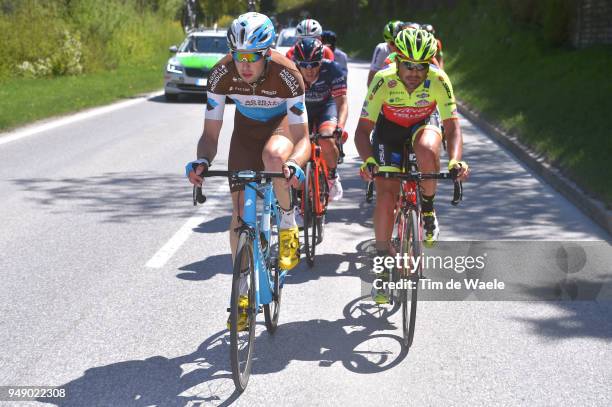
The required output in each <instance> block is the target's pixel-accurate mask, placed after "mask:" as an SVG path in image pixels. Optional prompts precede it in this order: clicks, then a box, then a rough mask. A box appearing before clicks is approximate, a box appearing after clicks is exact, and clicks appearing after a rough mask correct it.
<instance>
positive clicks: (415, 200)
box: [374, 152, 463, 348]
mask: <svg viewBox="0 0 612 407" xmlns="http://www.w3.org/2000/svg"><path fill="white" fill-rule="evenodd" d="M405 157H407V160H405V162H404V165H403V168H404V169H407V170H408V171H402V172H387V171H379V172H377V173H376V174H374V176H375V177H380V178H385V179H399V180H400V183H401V184H400V193H399V195H398V199H397V202H396V204H395V210H394V215H395V220H394V223H393V234H392V237H391V245H392V248H393V249H394V250H395V252H396V253H398V254H399V255H400V258H402V259H405V258H407V259H408V262H407V263H406V264H402V265H401V266H402V267H394V268H393V269H392V272H391V279H390V280H391V282H393V283H396V284H395V287H399V288H395V289H393V290H391V289H389V288H388V287H389V286H388V285H387V294H388V295H389V300H390V304H391V305H394V302H395V301H396V300H399V302H400V304H401V307H402V333H403V338H404V342H403V345H404V346H405V347H406V348H410V346H412V342H413V339H414V330H415V321H416V310H417V293H418V286H419V280H420V279H422V278H424V277H423V262H422V260H421V261H418V260H417V259H419V258H422V257H423V219H422V212H421V181H423V180H427V179H451V180H453V182H454V191H453V199H452V201H451V204H452V205H453V206H456V205H458V204H459V202H460V201H461V200H462V199H463V185H462V183H461V182H460V181H457V180H456V177H457V170H451V171H450V172H440V173H421V172H419V171H418V167H417V162H416V156H415V154H414V153H413V152H407V154H405ZM414 260H417V261H416V262H415V261H414ZM397 283H400V284H397Z"/></svg>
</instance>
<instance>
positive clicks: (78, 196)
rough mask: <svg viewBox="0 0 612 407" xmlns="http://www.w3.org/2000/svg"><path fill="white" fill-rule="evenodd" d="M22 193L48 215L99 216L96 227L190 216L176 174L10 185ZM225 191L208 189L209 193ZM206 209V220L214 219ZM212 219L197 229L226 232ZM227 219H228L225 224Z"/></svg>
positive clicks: (107, 175)
mask: <svg viewBox="0 0 612 407" xmlns="http://www.w3.org/2000/svg"><path fill="white" fill-rule="evenodd" d="M12 182H13V183H14V184H16V185H17V186H19V187H20V188H22V189H23V190H25V191H26V193H27V194H28V198H29V199H28V201H29V202H30V203H31V204H32V205H36V206H40V207H42V209H43V210H46V211H48V213H49V214H65V213H71V214H74V213H75V212H76V213H78V212H84V213H94V214H99V215H100V218H101V219H102V222H110V223H125V222H129V221H138V220H148V219H157V218H173V217H174V218H176V217H179V218H188V217H190V216H192V215H193V207H192V206H191V201H192V196H191V189H190V188H189V186H186V184H185V179H184V177H183V176H182V175H181V174H180V173H178V172H177V173H175V174H150V173H148V174H143V173H142V172H133V173H116V172H110V173H104V174H100V175H96V176H93V177H74V178H42V177H41V178H36V179H31V178H28V179H13V180H12ZM224 186H225V185H222V184H214V185H210V186H209V190H211V193H216V192H215V191H220V190H221V189H222V188H223V187H224ZM215 210H216V208H215V207H213V206H209V207H207V215H208V216H214V215H216V211H215ZM223 219H224V218H221V219H219V218H217V219H213V220H211V221H207V222H206V223H203V224H202V226H200V228H198V231H200V229H201V228H202V227H207V228H208V227H212V230H213V231H220V230H226V229H227V225H228V224H229V220H228V221H227V222H226V223H225V226H224V229H221V228H222V225H221V224H222V223H223V222H224V221H223ZM228 219H229V218H228Z"/></svg>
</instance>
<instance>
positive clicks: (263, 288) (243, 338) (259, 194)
mask: <svg viewBox="0 0 612 407" xmlns="http://www.w3.org/2000/svg"><path fill="white" fill-rule="evenodd" d="M194 167H195V166H194ZM194 171H195V168H194ZM202 176H204V177H228V178H229V179H230V182H231V183H232V184H242V185H244V207H243V212H242V217H238V221H239V223H240V225H239V226H238V227H237V228H236V229H235V230H236V232H237V234H238V246H237V250H236V256H235V258H234V268H233V277H232V294H231V299H230V307H229V309H228V311H229V312H230V361H231V366H232V378H233V379H234V384H235V385H236V389H237V390H238V391H240V392H242V391H244V389H245V388H246V386H247V383H248V381H249V376H250V374H251V367H252V362H253V348H254V340H255V325H256V318H257V315H258V314H259V313H261V312H262V309H263V313H264V318H265V324H266V329H267V331H268V333H270V334H273V333H274V331H275V330H276V328H277V326H278V317H279V313H280V306H281V294H282V288H283V284H284V281H285V276H286V273H287V271H286V270H280V269H279V268H278V267H277V259H278V253H279V251H278V250H279V248H278V245H279V239H278V232H279V225H280V212H279V206H278V202H277V200H276V196H275V195H274V189H273V186H272V178H285V176H284V174H283V173H282V172H264V171H250V170H243V171H207V172H205V173H203V174H202ZM205 201H206V196H205V195H203V193H202V189H201V188H199V187H194V192H193V202H194V205H197V203H204V202H205ZM196 202H197V203H196ZM258 203H259V205H258ZM258 206H260V207H261V209H260V211H259V214H258V208H257V207H258ZM245 292H246V294H247V297H248V300H249V301H248V307H247V308H246V309H245V308H244V307H243V306H242V307H241V304H240V296H241V295H244V294H245ZM243 305H244V304H243ZM244 311H246V313H247V316H248V317H247V318H248V325H247V326H248V328H247V330H246V331H239V330H238V319H239V316H240V314H241V313H242V312H244Z"/></svg>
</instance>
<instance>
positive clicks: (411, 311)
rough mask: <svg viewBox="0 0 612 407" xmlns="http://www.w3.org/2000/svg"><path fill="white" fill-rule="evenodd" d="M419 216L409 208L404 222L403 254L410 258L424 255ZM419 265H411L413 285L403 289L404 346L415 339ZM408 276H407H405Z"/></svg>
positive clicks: (407, 346) (408, 345)
mask: <svg viewBox="0 0 612 407" xmlns="http://www.w3.org/2000/svg"><path fill="white" fill-rule="evenodd" d="M418 220H419V219H418V216H417V212H416V211H415V210H412V209H410V210H408V214H407V216H406V219H405V222H404V234H403V239H402V240H403V241H402V243H401V253H400V254H401V256H402V257H403V256H404V254H407V255H408V256H409V258H418V257H420V256H421V255H422V253H423V252H422V250H423V246H422V242H421V240H420V234H419V224H418ZM418 264H419V266H418V267H417V269H416V270H414V268H413V267H412V264H411V265H410V267H411V270H409V271H411V272H410V273H409V274H408V276H407V277H408V279H409V281H412V282H413V285H412V286H411V287H407V288H405V289H403V290H402V294H401V302H402V332H403V337H404V346H405V347H406V348H410V347H411V346H412V342H413V340H414V331H415V326H416V311H417V301H418V297H417V294H418V289H419V278H420V276H421V272H422V263H420V262H419V263H418ZM405 277H406V276H405Z"/></svg>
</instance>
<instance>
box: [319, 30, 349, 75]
mask: <svg viewBox="0 0 612 407" xmlns="http://www.w3.org/2000/svg"><path fill="white" fill-rule="evenodd" d="M321 42H322V43H323V45H325V46H327V47H329V49H331V50H332V51H333V52H334V61H336V62H337V63H338V65H340V67H341V68H342V71H343V72H344V76H345V77H348V56H347V55H346V53H345V52H344V51H342V50H341V49H340V48H337V47H336V33H335V32H333V31H323V33H322V34H321Z"/></svg>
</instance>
